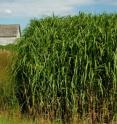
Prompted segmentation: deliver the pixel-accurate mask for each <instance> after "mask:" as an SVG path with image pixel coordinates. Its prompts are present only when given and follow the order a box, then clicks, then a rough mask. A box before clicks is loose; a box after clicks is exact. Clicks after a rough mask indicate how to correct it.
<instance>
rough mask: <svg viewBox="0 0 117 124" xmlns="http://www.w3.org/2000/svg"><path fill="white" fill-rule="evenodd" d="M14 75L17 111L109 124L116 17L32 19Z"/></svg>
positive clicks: (116, 98) (116, 101) (115, 93)
mask: <svg viewBox="0 0 117 124" xmlns="http://www.w3.org/2000/svg"><path fill="white" fill-rule="evenodd" d="M13 75H14V79H15V81H16V95H17V98H18V100H19V104H20V106H21V111H22V113H31V114H32V113H33V115H36V114H39V115H43V116H48V117H50V118H51V119H53V118H54V119H62V120H64V121H65V120H67V121H69V120H70V119H73V117H77V118H78V117H79V118H82V117H89V116H90V118H92V122H95V121H100V120H104V121H107V122H109V121H110V120H112V119H113V117H114V115H115V113H116V112H117V111H116V109H117V14H101V15H91V14H84V13H80V14H79V15H78V16H72V17H71V16H67V17H61V18H60V17H48V18H44V19H40V20H38V19H33V20H31V22H30V24H29V25H28V26H27V28H26V29H25V30H24V34H23V36H22V37H21V39H20V41H19V42H18V44H17V58H16V60H15V61H14V64H13Z"/></svg>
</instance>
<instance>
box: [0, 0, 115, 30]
mask: <svg viewBox="0 0 117 124" xmlns="http://www.w3.org/2000/svg"><path fill="white" fill-rule="evenodd" d="M79 11H83V12H89V13H103V12H107V13H110V12H116V13H117V0H0V23H1V24H14V23H15V24H17V23H18V24H20V25H21V27H22V29H23V28H24V27H25V26H26V25H28V24H29V20H30V19H32V18H35V17H36V18H42V17H46V16H52V15H53V13H54V15H57V16H66V15H74V14H78V13H79Z"/></svg>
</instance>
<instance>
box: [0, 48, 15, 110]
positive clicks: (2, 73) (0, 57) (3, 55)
mask: <svg viewBox="0 0 117 124" xmlns="http://www.w3.org/2000/svg"><path fill="white" fill-rule="evenodd" d="M12 57H13V53H12V52H10V51H8V50H5V49H0V112H1V111H4V110H5V109H9V108H10V107H11V106H14V104H15V102H16V98H15V94H14V83H13V82H12V80H11V69H10V68H11V61H12Z"/></svg>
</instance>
